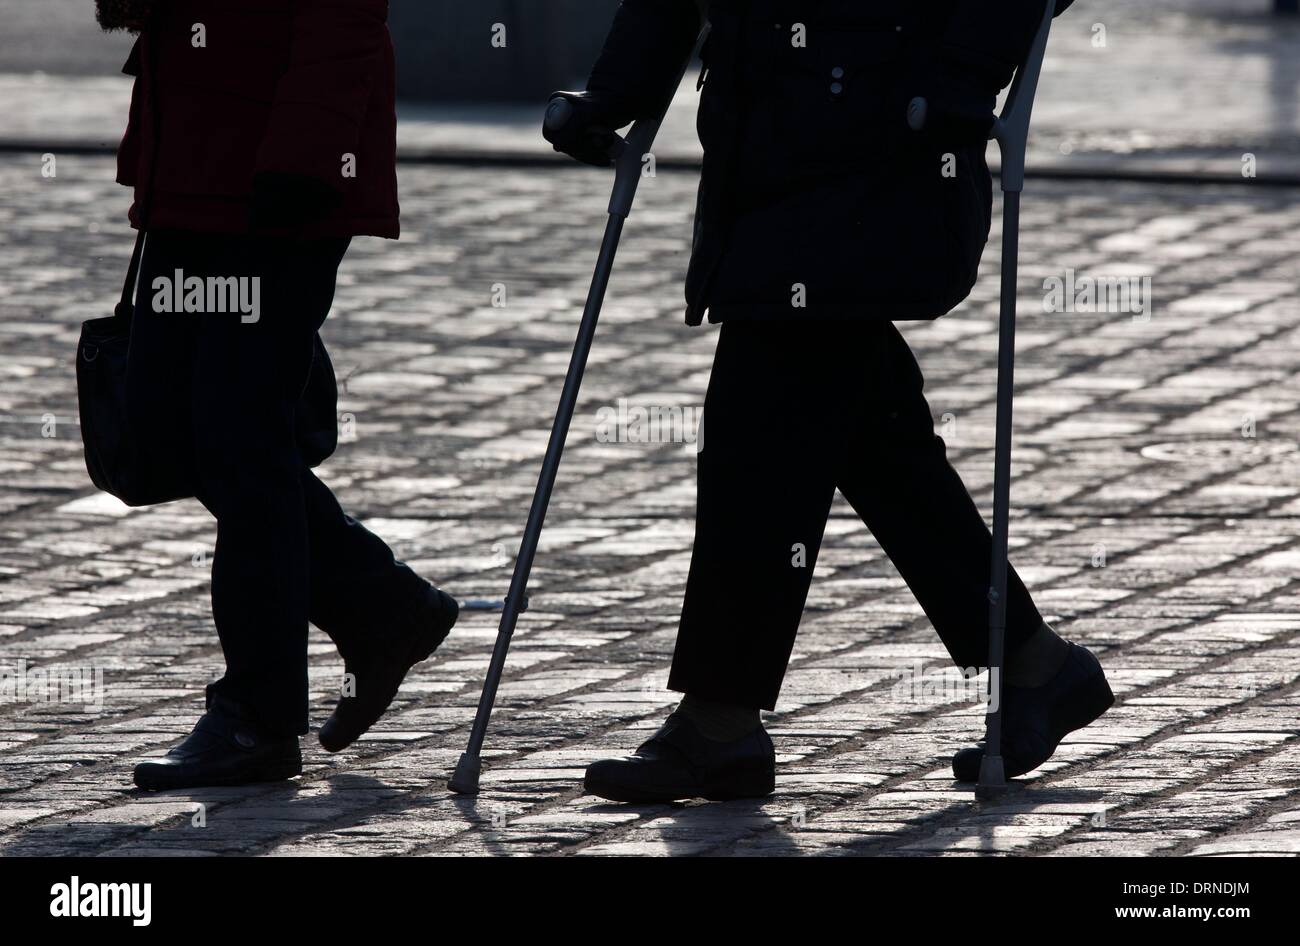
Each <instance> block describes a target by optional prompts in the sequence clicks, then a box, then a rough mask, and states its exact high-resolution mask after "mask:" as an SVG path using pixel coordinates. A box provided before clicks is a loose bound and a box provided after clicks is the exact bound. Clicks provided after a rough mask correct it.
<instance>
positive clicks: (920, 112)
mask: <svg viewBox="0 0 1300 946" xmlns="http://www.w3.org/2000/svg"><path fill="white" fill-rule="evenodd" d="M1055 13H1056V0H1048V2H1047V3H1046V5H1045V10H1044V12H1043V21H1042V24H1041V25H1040V26H1039V28H1038V34H1037V36H1035V37H1034V42H1033V45H1032V46H1031V47H1030V51H1029V57H1028V59H1026V60H1025V62H1024V64H1023V65H1022V66H1021V67H1020V68H1019V69H1018V70H1017V71H1016V77H1015V81H1014V82H1013V83H1012V84H1011V91H1010V93H1009V94H1008V96H1007V101H1006V104H1005V106H1004V107H1003V109H1002V114H1001V115H1000V116H999V117H998V118H997V119H996V120H995V121H994V123H993V128H992V132H991V134H990V136H989V137H990V138H991V139H994V140H996V141H997V143H998V146H999V148H1000V150H1001V152H1002V172H1001V183H1002V290H1001V299H1000V307H1001V312H1000V315H999V320H998V398H997V439H996V446H995V448H994V461H993V556H992V563H991V567H990V576H989V709H988V713H987V715H986V717H985V723H986V727H987V728H986V730H985V737H984V758H983V761H982V762H981V764H980V777H979V783H978V784H977V785H976V786H975V797H976V798H979V799H990V798H996V797H997V796H999V795H1001V794H1002V793H1003V792H1005V791H1006V789H1007V778H1006V770H1005V768H1004V767H1003V764H1002V692H1003V680H1002V677H1003V672H1002V670H1003V667H1002V665H1003V657H1004V654H1003V651H1004V648H1005V644H1006V636H1007V572H1008V570H1009V565H1008V562H1007V559H1008V555H1009V550H1008V532H1009V531H1010V516H1011V405H1012V398H1013V394H1014V390H1015V387H1014V381H1015V364H1016V282H1017V276H1018V267H1019V258H1020V194H1021V192H1022V191H1023V190H1024V188H1025V152H1026V149H1027V147H1028V142H1029V120H1030V117H1031V115H1032V113H1033V110H1034V96H1035V94H1036V93H1037V91H1038V79H1039V76H1040V75H1041V74H1042V71H1043V58H1044V57H1045V55H1046V54H1047V40H1048V37H1049V36H1050V34H1051V31H1052V18H1053V16H1054V15H1055ZM926 111H927V107H926V102H925V100H924V99H914V100H913V101H912V103H911V105H910V106H909V109H908V123H909V124H910V125H911V127H912V128H914V129H916V130H918V131H919V130H920V129H922V128H924V126H925V117H926Z"/></svg>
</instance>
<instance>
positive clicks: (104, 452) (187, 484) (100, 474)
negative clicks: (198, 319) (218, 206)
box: [77, 231, 338, 506]
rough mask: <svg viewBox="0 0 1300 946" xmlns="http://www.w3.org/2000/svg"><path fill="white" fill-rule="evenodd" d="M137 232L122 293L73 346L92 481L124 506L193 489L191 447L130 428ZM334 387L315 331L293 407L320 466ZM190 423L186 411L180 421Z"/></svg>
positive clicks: (334, 441)
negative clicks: (304, 381) (307, 367)
mask: <svg viewBox="0 0 1300 946" xmlns="http://www.w3.org/2000/svg"><path fill="white" fill-rule="evenodd" d="M144 241H145V234H144V233H143V231H142V232H141V233H140V235H139V236H138V237H137V238H136V241H135V250H134V252H133V253H132V254H131V265H130V267H129V268H128V270H127V276H126V283H125V284H124V285H123V287H122V298H121V300H120V301H119V302H118V304H117V306H116V308H115V309H114V311H113V314H112V315H111V316H108V317H106V318H100V319H90V320H89V321H86V322H84V323H82V326H81V340H80V341H79V342H78V344H77V405H78V408H79V410H80V412H81V443H82V446H83V448H84V449H85V454H86V470H87V472H89V473H90V480H91V482H92V483H94V484H95V485H96V486H97V487H99V488H100V489H102V490H104V491H105V492H107V493H112V494H113V495H114V496H116V497H117V498H118V499H120V500H122V502H124V503H126V504H127V505H128V506H148V505H152V504H154V503H166V502H171V501H173V500H177V499H186V498H189V497H192V496H194V495H195V486H196V483H197V478H196V475H195V469H194V460H193V457H192V455H191V451H189V450H187V449H183V448H180V447H179V446H178V445H177V443H175V442H171V443H168V442H164V441H163V439H162V438H160V437H150V436H142V435H141V433H140V432H138V431H133V430H132V429H131V424H130V419H129V416H128V412H127V402H126V390H127V385H126V379H127V372H128V370H129V365H130V359H129V352H130V347H131V316H132V311H133V303H132V295H133V292H134V287H135V282H136V277H137V275H138V273H139V270H140V260H141V256H142V254H143V249H144ZM337 417H338V386H337V384H336V382H335V379H334V366H333V364H332V363H331V362H330V357H329V353H328V352H327V351H326V350H325V344H324V342H322V341H321V337H320V334H319V333H317V334H316V335H315V337H314V338H313V340H312V363H311V371H310V373H309V374H308V377H307V384H306V387H305V388H304V389H303V394H302V397H301V398H299V400H298V404H297V407H296V409H295V424H294V428H295V431H296V436H297V440H298V450H299V453H300V454H301V455H302V458H303V461H304V462H305V463H306V464H307V465H308V466H313V467H314V466H318V465H319V464H320V463H322V462H323V461H324V460H325V458H326V457H328V456H330V455H331V454H332V453H333V452H334V450H335V449H336V448H337V447H338V419H337ZM187 421H188V413H186V414H185V415H183V417H182V418H181V420H180V422H187Z"/></svg>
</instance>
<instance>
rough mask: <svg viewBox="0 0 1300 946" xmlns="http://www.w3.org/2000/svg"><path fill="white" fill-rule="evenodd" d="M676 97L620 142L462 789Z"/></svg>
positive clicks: (556, 121) (469, 782) (557, 119)
mask: <svg viewBox="0 0 1300 946" xmlns="http://www.w3.org/2000/svg"><path fill="white" fill-rule="evenodd" d="M687 63H689V59H688V60H687ZM687 63H683V65H682V72H681V73H679V74H678V81H677V82H676V83H674V84H673V88H672V91H673V93H675V92H676V90H677V86H678V85H680V83H681V76H682V75H683V74H685V71H686V65H687ZM671 99H672V94H671V93H670V94H669V101H667V102H665V103H664V107H663V110H662V111H661V112H660V113H659V116H658V117H656V118H643V119H640V120H639V121H637V122H636V124H634V125H633V126H632V129H631V131H629V132H628V134H627V137H626V138H624V139H622V141H621V144H618V145H616V149H617V151H618V154H617V157H616V160H615V169H616V170H615V175H614V191H613V193H612V194H611V195H610V199H609V221H608V222H607V223H606V225H605V238H604V240H603V241H602V243H601V245H600V255H599V257H598V258H597V260H596V272H595V274H594V275H593V276H592V280H591V290H590V292H588V294H587V305H586V308H584V309H583V312H582V321H581V323H580V324H579V325H578V338H577V341H576V342H575V343H574V346H573V356H572V357H571V358H570V359H569V371H568V374H567V375H565V378H564V388H563V390H562V391H561V393H560V406H559V409H558V410H557V411H556V414H555V423H554V424H553V425H552V427H551V439H550V441H549V442H548V443H547V445H546V456H545V457H544V459H543V460H542V472H541V475H540V476H538V478H537V490H536V492H535V493H534V494H533V504H532V507H531V508H530V509H529V510H528V522H527V524H526V525H525V526H524V538H523V541H522V542H521V543H520V546H519V556H518V558H516V559H515V570H514V574H513V575H512V576H511V578H510V591H509V593H508V594H507V595H506V600H505V607H504V608H503V610H502V613H501V625H500V627H499V628H498V630H497V641H496V645H495V646H494V647H493V649H492V661H491V663H489V664H488V672H487V678H486V679H485V680H484V681H483V693H482V695H481V696H480V697H479V702H478V712H477V713H476V714H475V716H474V728H473V729H472V730H471V731H470V736H469V745H468V746H466V748H465V751H464V752H463V753H462V754H461V757H460V760H459V761H458V762H457V763H456V771H455V772H454V773H453V774H452V777H451V779H450V780H449V781H448V782H447V787H448V788H449V789H451V791H453V792H455V793H456V794H458V795H474V794H477V793H478V783H479V774H480V773H481V771H482V767H483V763H482V758H481V753H482V750H483V738H484V736H486V734H487V727H488V721H489V720H490V719H491V716H492V707H493V705H494V704H495V703H496V697H497V687H498V686H499V685H500V683H501V673H502V671H503V670H505V665H506V653H507V652H508V651H509V649H510V639H511V637H512V636H513V635H514V631H515V623H516V622H517V621H518V620H519V615H520V613H521V612H523V611H526V610H528V594H527V586H528V575H529V572H531V571H532V568H533V558H534V557H535V556H536V554H537V541H538V539H539V538H540V537H541V534H542V523H543V522H544V521H545V519H546V509H547V507H548V506H549V505H550V502H551V491H552V489H553V488H554V487H555V476H556V473H557V472H558V471H559V468H560V456H561V454H563V453H564V441H565V438H566V437H567V436H568V433H569V425H570V423H571V422H572V421H573V411H574V408H575V406H576V405H577V401H578V389H579V388H580V387H581V386H582V375H583V372H584V371H585V370H586V367H587V356H588V355H589V354H590V352H591V343H592V340H593V339H594V338H595V335H596V320H597V319H598V318H599V317H600V309H601V305H602V304H603V303H604V301H605V289H606V287H608V285H609V277H610V273H611V272H612V271H613V269H614V256H615V254H616V253H617V252H618V242H619V238H620V237H621V236H622V235H623V224H624V223H625V222H626V221H627V218H628V215H629V214H630V213H631V212H632V201H633V200H634V199H635V197H636V190H637V185H638V184H639V183H640V181H641V174H642V160H643V158H644V157H645V156H646V155H647V154H649V153H650V148H651V146H652V145H653V144H654V140H655V136H656V135H657V134H658V133H659V126H660V124H661V123H662V122H663V116H664V114H665V113H666V112H667V111H668V106H669V105H670V104H671ZM571 114H572V106H570V105H569V103H568V102H567V101H565V100H564V99H563V98H560V97H558V96H557V97H556V98H553V99H552V100H551V102H550V105H549V106H548V107H547V110H546V123H547V126H548V127H550V128H552V129H558V128H563V127H564V124H565V123H566V122H567V121H568V120H569V118H570V117H571Z"/></svg>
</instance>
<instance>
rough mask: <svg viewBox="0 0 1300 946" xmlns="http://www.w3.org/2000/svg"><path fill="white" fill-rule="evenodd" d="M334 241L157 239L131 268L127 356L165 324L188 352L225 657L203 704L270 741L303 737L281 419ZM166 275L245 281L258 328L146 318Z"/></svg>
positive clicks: (325, 284) (292, 465) (297, 552)
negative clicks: (136, 276)
mask: <svg viewBox="0 0 1300 946" xmlns="http://www.w3.org/2000/svg"><path fill="white" fill-rule="evenodd" d="M347 242H348V241H347V240H321V241H309V242H292V241H282V240H260V239H255V238H250V237H242V236H223V235H213V234H197V233H185V232H175V231H173V232H166V231H159V232H155V233H152V234H150V236H149V238H148V241H147V244H146V246H147V251H146V255H145V261H144V264H143V267H142V270H143V272H142V276H143V278H142V280H141V288H140V294H139V299H138V302H137V307H136V311H137V316H136V317H137V320H139V321H138V322H137V324H136V326H134V327H133V338H132V345H133V346H134V345H135V334H136V332H140V333H142V336H143V339H145V340H147V339H148V338H149V336H150V335H153V336H154V337H155V338H157V337H165V338H167V339H169V340H170V341H172V342H174V341H175V338H174V336H175V335H176V332H175V326H176V324H177V323H178V322H179V323H182V324H185V325H187V326H188V329H187V330H186V334H187V335H188V338H189V342H190V344H189V348H188V350H187V351H183V352H180V351H178V352H175V353H174V354H173V355H172V357H175V358H182V359H186V358H187V359H189V360H190V363H191V364H190V367H191V375H190V378H191V383H190V386H189V399H190V407H191V421H192V432H193V450H194V459H195V464H196V470H197V477H198V483H197V489H196V493H197V496H198V499H199V500H200V501H201V502H202V503H203V504H204V505H205V506H206V507H207V508H208V510H209V511H210V512H211V513H212V514H213V515H214V516H215V517H216V520H217V546H216V552H215V556H214V559H213V568H212V611H213V618H214V620H215V622H216V625H217V632H218V635H219V636H220V639H221V646H222V650H223V652H224V654H225V658H226V673H225V675H224V676H223V677H222V679H221V680H219V681H217V682H216V683H214V684H212V685H211V686H210V687H209V691H208V692H209V699H210V700H211V699H213V698H221V699H223V700H224V701H226V702H229V703H232V704H234V705H236V706H238V707H239V709H240V711H241V712H243V713H246V714H247V715H249V716H250V717H251V718H252V719H253V720H254V721H255V722H256V724H257V725H258V726H259V728H260V729H262V730H263V731H264V732H265V733H266V734H268V735H272V736H288V735H293V734H300V733H305V732H306V731H307V658H306V649H307V616H308V606H309V594H310V576H309V561H310V553H309V533H308V506H307V502H306V498H305V495H304V486H303V471H304V464H303V461H302V458H301V456H300V455H299V453H298V448H297V444H296V441H295V436H294V406H295V404H296V403H297V401H298V399H299V397H300V395H301V393H302V390H303V386H304V385H305V383H306V379H307V374H308V372H309V370H310V367H311V348H312V336H313V335H314V333H315V332H316V330H317V329H318V328H319V327H320V325H321V324H322V322H324V320H325V317H326V315H327V314H328V312H329V308H330V304H331V302H332V299H333V294H334V280H335V276H336V272H337V268H338V264H339V262H340V260H341V259H342V257H343V254H344V252H345V250H346V248H347ZM176 270H181V271H182V272H183V274H184V276H185V277H186V278H190V277H198V278H200V279H206V278H208V277H248V278H253V277H256V278H258V279H259V281H260V282H259V296H260V299H259V303H260V305H259V308H260V311H259V313H258V318H257V320H256V321H244V316H242V315H241V313H240V312H238V311H235V312H201V313H200V312H190V313H184V312H181V313H158V312H153V311H151V308H152V300H153V295H154V292H153V289H152V286H153V282H154V280H155V278H158V277H166V278H168V279H171V278H174V274H175V272H176ZM142 346H143V347H144V348H145V349H146V350H147V349H150V348H152V347H154V346H152V345H151V344H149V343H148V342H147V341H144V340H142ZM133 357H134V356H133ZM134 371H135V363H134V360H133V365H132V372H134ZM172 396H173V397H174V396H176V394H173V395H172Z"/></svg>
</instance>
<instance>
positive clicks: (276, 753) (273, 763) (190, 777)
mask: <svg viewBox="0 0 1300 946" xmlns="http://www.w3.org/2000/svg"><path fill="white" fill-rule="evenodd" d="M301 774H302V751H301V750H300V749H299V748H298V737H297V736H290V737H288V738H287V739H285V738H282V739H269V738H266V737H264V736H262V735H261V734H259V733H258V732H257V731H256V730H255V729H253V728H252V726H250V725H249V724H247V723H245V722H243V721H241V720H240V719H239V718H238V717H237V716H235V715H233V714H231V713H230V712H228V711H226V710H223V709H222V708H221V707H220V706H217V707H213V708H210V709H209V710H208V711H207V712H206V713H204V714H203V716H202V718H201V719H199V721H198V724H197V725H196V726H195V727H194V731H193V732H191V733H190V734H189V735H188V736H186V737H185V740H184V741H183V742H182V743H181V744H180V745H178V746H176V747H175V748H174V749H172V750H171V751H170V752H168V753H167V755H165V756H163V757H162V758H161V759H151V760H150V761H148V762H141V763H140V764H139V765H137V766H136V767H135V784H136V786H137V787H139V788H143V789H145V790H146V791H150V792H159V791H167V790H169V789H178V788H200V787H203V786H215V785H249V784H252V783H254V782H279V781H281V780H283V779H288V778H293V777H294V776H295V775H301Z"/></svg>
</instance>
